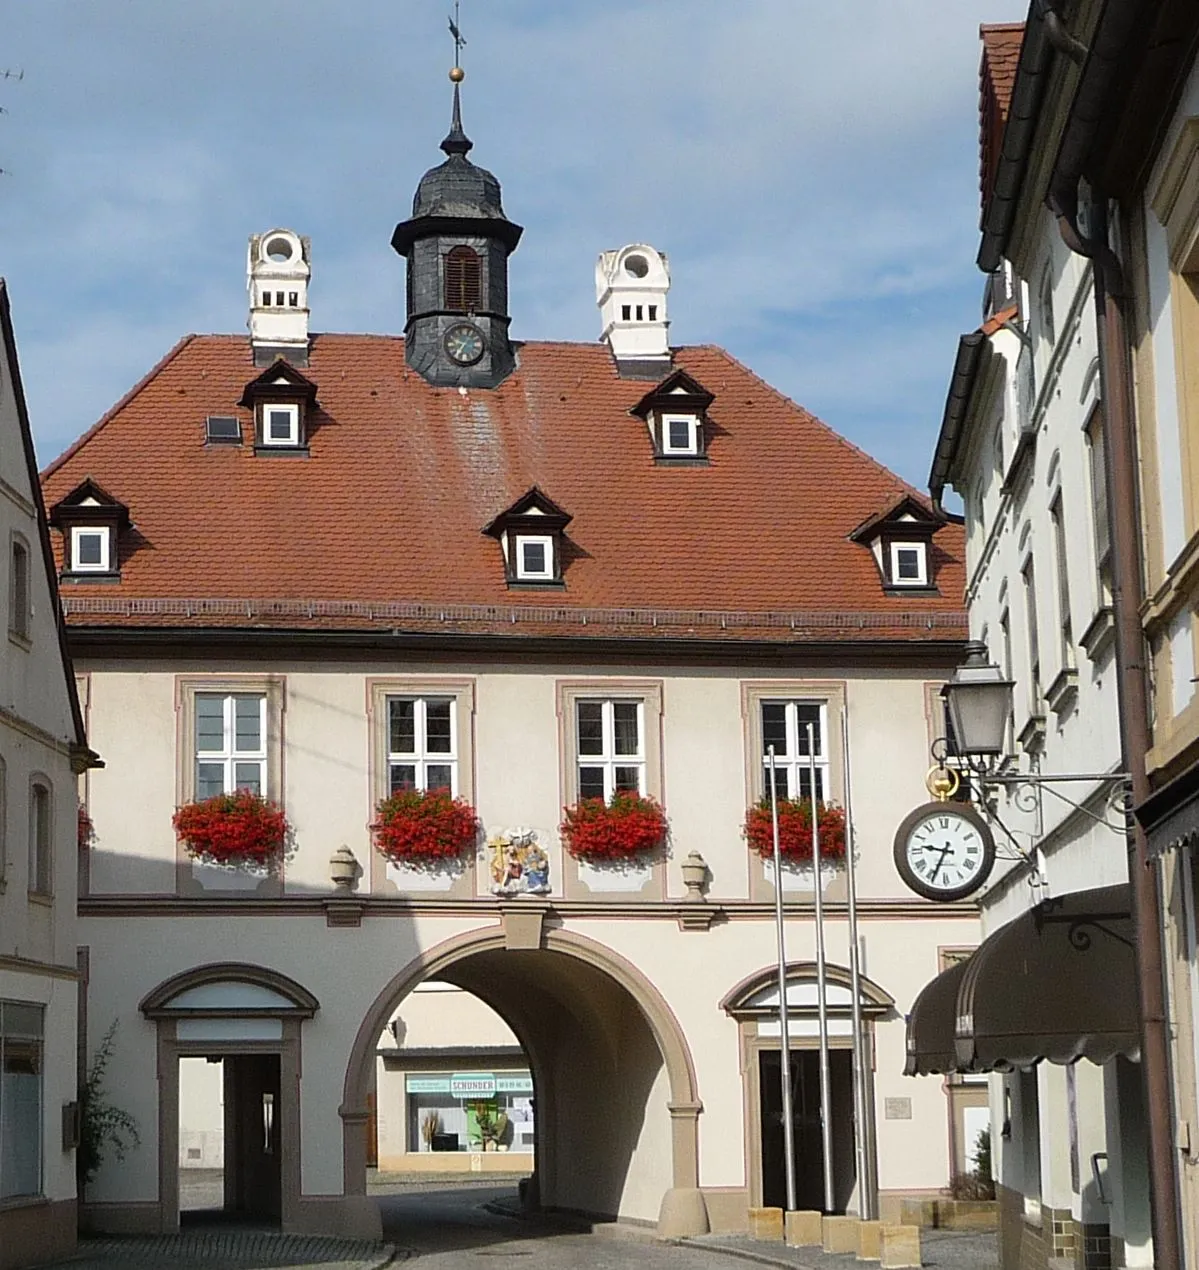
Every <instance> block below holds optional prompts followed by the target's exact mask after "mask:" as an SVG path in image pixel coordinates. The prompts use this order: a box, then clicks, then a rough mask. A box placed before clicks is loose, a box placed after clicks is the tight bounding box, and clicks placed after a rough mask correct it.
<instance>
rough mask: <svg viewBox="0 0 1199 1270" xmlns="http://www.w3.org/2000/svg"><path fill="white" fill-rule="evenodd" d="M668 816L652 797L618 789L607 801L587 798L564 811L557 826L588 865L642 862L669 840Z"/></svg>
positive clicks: (571, 849) (569, 848)
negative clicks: (667, 834)
mask: <svg viewBox="0 0 1199 1270" xmlns="http://www.w3.org/2000/svg"><path fill="white" fill-rule="evenodd" d="M667 828H668V826H667V821H666V813H665V812H664V811H663V810H662V808H661V806H660V805H659V804H658V803H657V802H655V801H654V799H652V798H647V797H645V796H644V795H643V794H637V793H632V792H629V791H627V790H617V791H616V792H615V793H614V794H613V795H612V797H611V799H610V800H609V801H608V802H606V803H605V802H604V801H603V799H602V798H584V799H581V800H580V801H579V802H577V803H576V804H575V805H574V806H573V807H567V808H565V809H564V818H563V821H562V823H561V824H560V825H559V826H558V832H559V833H560V834H561V835H562V842H563V844H564V845H565V847H566V849H567V851H569V852H570V854H571V855H572V856H574V857H575V859H576V860H585V861H587V862H588V863H612V862H617V863H623V862H629V861H634V862H636V861H640V860H642V859H643V858H644V857H645V856H646V855H648V854H649V853H650V852H652V851H656V850H657V849H658V848H659V847H661V846H662V844H663V843H664V842H665V841H666V832H667Z"/></svg>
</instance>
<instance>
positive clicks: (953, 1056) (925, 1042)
mask: <svg viewBox="0 0 1199 1270" xmlns="http://www.w3.org/2000/svg"><path fill="white" fill-rule="evenodd" d="M969 964H970V961H969V959H968V958H967V959H966V960H965V961H958V962H955V963H954V964H953V965H952V966H950V967H949V969H948V970H943V971H942V972H941V973H940V974H939V975H938V976H937V977H936V978H935V979H933V980H932V981H931V982H929V983H928V984H926V985H925V987H924V989H923V991H922V992H921V993H920V995H919V996H918V997H917V998H916V1000H915V1002H914V1003H913V1005H912V1012H911V1014H909V1015H908V1057H907V1062H906V1063H905V1064H904V1068H903V1074H904V1075H905V1076H932V1075H944V1074H945V1073H947V1072H954V1071H957V1050H956V1048H955V1046H954V1025H955V1023H956V1022H957V1017H958V1011H957V1006H958V988H959V987H960V986H961V982H962V976H963V975H965V973H966V967H967V966H968V965H969Z"/></svg>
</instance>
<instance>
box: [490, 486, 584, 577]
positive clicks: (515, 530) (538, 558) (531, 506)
mask: <svg viewBox="0 0 1199 1270" xmlns="http://www.w3.org/2000/svg"><path fill="white" fill-rule="evenodd" d="M570 521H571V517H570V515H569V514H568V513H567V512H564V511H563V510H562V508H561V507H559V506H558V504H557V503H555V502H554V501H553V499H551V498H547V497H546V495H545V494H543V493H542V492H541V490H539V489H538V488H537V486H536V485H534V486H533V488H532V489H531V490H529V492H528V493H527V494H525V495H523V496H522V497H521V498H518V499H517V500H516V502H515V503H513V504H512V506H511V507H509V508H508V509H507V510H506V511H502V512H500V514H499V515H498V516H497V517H496V518H495V519H494V520H493V521H492V522H491V523H490V524H489V525H488V526H487V527H486V528H485V529H484V530H483V532H484V533H485V534H488V535H489V536H490V537H492V538H495V539H496V540H497V541H498V542H499V544H500V550H501V551H502V553H503V560H504V574H505V577H506V579H507V582H508V585H509V586H510V587H561V586H564V585H565V578H564V577H563V568H562V558H563V550H562V549H563V546H564V544H565V542H566V534H565V530H566V526H567V525H568V524H570Z"/></svg>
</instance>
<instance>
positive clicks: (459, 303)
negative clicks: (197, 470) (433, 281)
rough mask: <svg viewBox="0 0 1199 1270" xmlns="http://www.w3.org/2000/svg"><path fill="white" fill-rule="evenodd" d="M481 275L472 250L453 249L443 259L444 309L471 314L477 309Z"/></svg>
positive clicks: (477, 261) (464, 248)
mask: <svg viewBox="0 0 1199 1270" xmlns="http://www.w3.org/2000/svg"><path fill="white" fill-rule="evenodd" d="M481 274H482V269H481V267H480V263H479V255H478V253H477V252H476V251H475V250H474V249H473V248H471V247H455V248H453V250H452V251H450V252H449V253H448V254H447V255H446V258H445V307H446V308H447V309H449V310H450V311H451V312H454V313H473V312H474V311H475V310H476V309H477V308H478V307H479V292H480V286H481Z"/></svg>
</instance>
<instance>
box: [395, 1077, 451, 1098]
mask: <svg viewBox="0 0 1199 1270" xmlns="http://www.w3.org/2000/svg"><path fill="white" fill-rule="evenodd" d="M404 1085H405V1087H406V1088H407V1090H408V1092H409V1093H410V1094H448V1093H449V1092H450V1078H449V1077H448V1076H409V1077H407V1078H406V1079H405V1081H404Z"/></svg>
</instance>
